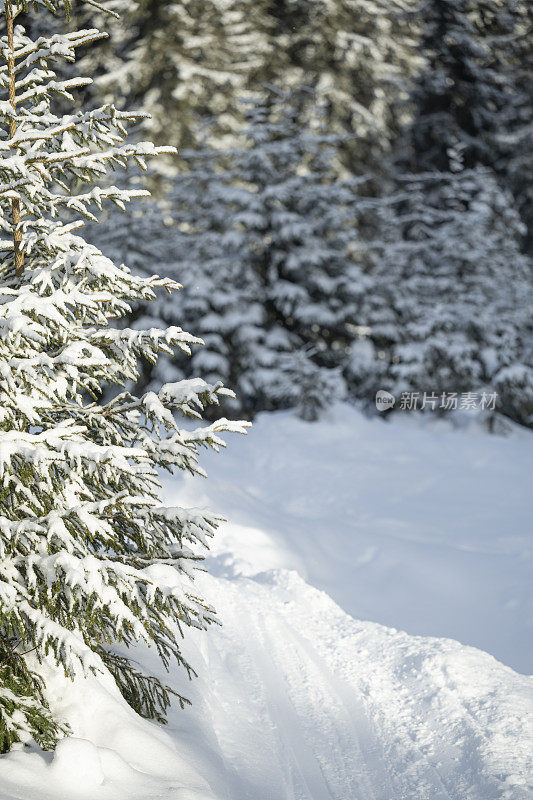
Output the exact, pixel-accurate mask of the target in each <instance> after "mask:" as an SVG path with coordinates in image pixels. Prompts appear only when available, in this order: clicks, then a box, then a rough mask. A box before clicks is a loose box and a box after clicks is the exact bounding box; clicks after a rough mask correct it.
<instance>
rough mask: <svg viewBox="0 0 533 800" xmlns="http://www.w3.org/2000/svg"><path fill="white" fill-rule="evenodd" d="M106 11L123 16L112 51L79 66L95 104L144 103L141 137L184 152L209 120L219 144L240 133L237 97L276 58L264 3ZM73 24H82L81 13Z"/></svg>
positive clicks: (135, 5)
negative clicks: (116, 100)
mask: <svg viewBox="0 0 533 800" xmlns="http://www.w3.org/2000/svg"><path fill="white" fill-rule="evenodd" d="M107 5H108V7H109V8H110V9H112V10H113V11H115V12H116V13H117V14H118V15H119V17H120V19H119V20H117V21H116V22H113V21H110V23H109V27H110V32H111V40H112V42H113V45H112V46H110V44H109V43H108V42H105V41H104V42H101V43H99V45H97V46H96V47H95V48H93V49H92V52H91V51H87V53H86V54H84V56H83V59H82V62H81V65H82V68H83V69H84V70H86V71H87V72H88V74H91V75H94V76H96V77H95V82H94V85H93V86H92V87H91V92H92V93H93V94H94V95H95V97H96V98H97V100H98V102H106V101H108V100H109V99H114V98H116V97H117V94H120V95H121V96H122V97H123V101H124V102H125V103H126V104H127V105H128V107H129V106H131V105H132V104H133V106H136V105H139V104H140V105H141V106H142V108H143V109H146V110H147V111H148V112H149V113H150V118H149V119H145V120H143V121H141V123H140V127H141V132H142V135H143V136H147V137H149V138H150V139H151V140H153V141H156V142H165V143H167V142H170V143H171V144H173V145H176V146H179V147H180V148H181V147H191V146H193V145H194V144H195V143H196V137H197V131H196V129H197V127H198V123H199V122H200V121H201V120H202V119H204V118H205V117H212V118H214V117H216V119H217V126H216V135H217V138H219V137H220V135H221V133H225V134H231V133H232V131H234V130H235V129H236V128H238V127H239V125H240V124H241V123H242V114H241V111H240V108H239V103H238V98H239V97H240V96H242V93H243V91H245V88H246V87H247V85H248V84H249V82H250V81H252V82H253V81H254V80H256V79H257V80H259V81H260V80H261V72H262V70H263V69H264V65H265V63H268V62H269V61H270V59H271V58H272V53H271V49H270V46H269V43H268V41H267V37H266V27H267V24H268V23H267V20H266V18H265V6H266V5H267V3H266V2H265V0H254V2H249V0H222V2H221V0H203V2H201V3H199V2H197V0H168V2H154V0H109V2H108V4H107ZM106 7H107V6H106ZM74 17H75V21H76V24H80V22H81V23H82V24H84V22H85V18H86V17H87V12H86V11H84V9H83V6H80V7H79V9H78V10H76V9H75V10H74ZM103 64H105V68H104V67H103Z"/></svg>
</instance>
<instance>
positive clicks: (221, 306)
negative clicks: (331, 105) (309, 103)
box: [147, 89, 366, 412]
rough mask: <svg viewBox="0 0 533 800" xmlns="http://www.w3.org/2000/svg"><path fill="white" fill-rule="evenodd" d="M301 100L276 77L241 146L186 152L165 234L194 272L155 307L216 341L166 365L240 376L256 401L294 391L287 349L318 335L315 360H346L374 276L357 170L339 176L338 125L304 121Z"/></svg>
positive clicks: (236, 379)
mask: <svg viewBox="0 0 533 800" xmlns="http://www.w3.org/2000/svg"><path fill="white" fill-rule="evenodd" d="M306 93H308V92H306ZM297 101H298V98H296V97H294V95H293V94H287V93H284V92H281V91H278V90H274V89H271V90H269V91H267V92H266V93H265V95H264V96H261V97H259V98H257V99H255V100H253V101H250V102H249V103H248V110H247V117H248V127H247V129H246V133H245V141H244V144H243V146H242V147H236V148H234V149H232V150H229V151H225V152H224V153H220V152H219V151H215V150H212V149H209V148H208V147H206V148H204V149H203V150H201V151H192V152H189V153H186V152H184V153H182V157H183V159H184V160H185V161H188V162H189V172H188V173H184V174H182V175H179V176H178V177H177V179H176V180H175V181H174V182H173V190H172V193H171V196H170V199H169V206H170V211H171V215H172V216H173V217H174V219H175V222H176V225H175V227H174V232H172V229H166V232H165V234H164V235H165V236H167V235H169V237H170V238H169V251H170V252H171V256H169V259H168V267H169V270H170V271H169V272H168V275H169V276H170V277H173V278H175V279H177V278H178V276H181V275H183V274H184V271H185V270H186V269H189V267H190V269H191V272H190V277H191V279H190V280H189V281H188V287H187V288H186V289H185V290H184V291H183V292H181V293H180V296H179V297H178V298H177V299H176V300H174V299H172V300H169V301H165V300H161V301H159V302H158V303H157V304H154V305H153V306H152V307H151V308H148V309H147V313H148V314H149V315H152V314H153V313H154V312H155V315H156V317H159V318H161V319H163V320H164V321H165V322H166V323H168V324H175V322H176V320H177V319H178V318H179V319H180V320H182V321H184V322H183V324H186V325H187V326H193V327H194V329H195V330H196V329H197V330H198V332H199V334H200V335H201V336H202V338H203V339H204V341H206V343H207V345H208V346H207V348H206V349H205V350H202V351H199V350H197V351H195V352H194V353H193V357H192V359H191V361H190V363H188V362H186V361H185V360H184V359H176V360H175V361H174V362H173V363H167V364H166V367H165V370H167V369H168V370H172V368H173V365H174V368H175V369H176V370H177V374H178V375H181V374H183V373H184V374H185V375H187V376H188V375H189V371H190V370H192V372H193V373H194V374H200V375H201V376H202V377H204V378H205V379H209V380H214V379H215V378H216V377H218V378H222V379H223V380H229V381H231V385H232V386H234V387H235V388H236V390H237V396H238V398H239V401H240V402H241V403H243V404H244V409H245V410H246V411H247V412H250V411H251V412H253V411H257V410H260V409H265V408H267V409H269V408H275V407H279V406H284V405H291V404H292V403H293V402H294V389H293V390H292V391H291V393H290V394H291V396H290V397H289V396H288V395H287V394H286V391H285V389H283V390H282V388H281V387H282V386H283V387H285V388H286V387H287V381H286V376H284V375H283V374H282V372H283V370H282V369H281V359H282V356H283V354H289V353H291V352H293V351H299V350H301V349H302V348H306V347H308V346H309V347H311V348H313V355H312V356H310V355H309V354H308V357H309V358H311V360H312V361H313V362H314V364H315V367H316V369H317V370H318V369H322V368H323V369H326V370H328V369H335V368H337V367H342V365H343V364H344V362H345V359H346V351H347V348H348V347H349V343H350V340H351V338H352V334H351V332H350V330H351V327H350V326H353V325H354V324H355V322H356V321H357V306H358V302H359V297H360V294H361V292H362V291H363V290H364V287H365V285H366V284H365V278H364V275H363V271H362V267H361V264H362V261H363V256H362V251H364V248H363V247H362V245H361V242H360V240H359V238H358V233H357V223H358V218H359V215H360V214H361V211H362V209H363V208H364V206H365V203H366V201H365V200H364V198H361V197H360V196H359V188H360V182H359V181H357V180H352V179H347V180H344V181H342V180H339V179H337V178H336V176H335V172H334V169H333V161H334V159H335V156H336V155H337V154H338V151H339V145H340V139H339V137H337V136H334V135H330V134H327V133H323V132H322V131H321V130H320V128H319V127H318V126H319V120H317V119H316V117H317V116H319V110H318V109H315V110H316V115H315V123H316V125H317V127H316V128H312V127H311V125H308V126H302V125H301V120H300V118H299V115H298V109H297V108H296V107H295V104H297ZM284 363H285V362H284ZM155 370H156V371H155V375H156V376H157V367H156V368H155ZM168 374H172V372H170V373H167V372H166V371H165V374H164V377H165V378H167V379H168ZM156 380H157V378H156ZM324 380H326V377H324ZM337 383H338V381H337ZM234 411H235V409H234Z"/></svg>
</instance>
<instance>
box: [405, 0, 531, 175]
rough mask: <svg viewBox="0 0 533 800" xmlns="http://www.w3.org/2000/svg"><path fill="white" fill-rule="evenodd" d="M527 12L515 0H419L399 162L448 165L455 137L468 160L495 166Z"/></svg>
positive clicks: (422, 167) (416, 166)
mask: <svg viewBox="0 0 533 800" xmlns="http://www.w3.org/2000/svg"><path fill="white" fill-rule="evenodd" d="M526 14H527V12H526V9H525V4H524V3H523V2H522V0H423V2H422V3H421V7H420V8H419V9H417V11H416V15H417V18H418V19H422V20H423V29H422V35H421V38H420V44H419V51H420V56H421V59H422V65H421V69H420V71H419V73H418V76H417V78H416V80H415V82H414V87H413V90H412V92H411V103H412V106H413V119H412V122H411V123H410V124H409V126H408V128H407V131H406V136H405V150H404V151H403V153H402V157H403V159H402V160H403V167H404V169H406V170H414V171H416V172H419V171H428V170H432V169H435V170H440V171H446V170H448V169H449V167H450V161H449V154H450V153H451V152H452V150H453V148H454V147H455V145H456V143H457V142H460V143H461V145H462V147H463V160H464V164H465V166H466V167H467V168H469V167H474V166H476V165H479V164H483V165H486V166H489V167H491V168H494V167H495V165H496V163H497V162H498V158H499V156H500V154H501V147H500V145H499V144H498V138H499V137H500V136H501V135H502V134H503V133H504V132H505V131H509V130H510V128H511V127H512V126H513V120H512V115H513V112H512V108H513V105H514V103H515V102H516V95H517V80H518V76H519V73H520V66H519V64H517V60H519V57H520V56H519V54H520V47H519V45H518V42H519V41H521V40H522V38H523V36H524V26H525V17H526ZM501 168H502V169H504V165H503V164H502V165H501Z"/></svg>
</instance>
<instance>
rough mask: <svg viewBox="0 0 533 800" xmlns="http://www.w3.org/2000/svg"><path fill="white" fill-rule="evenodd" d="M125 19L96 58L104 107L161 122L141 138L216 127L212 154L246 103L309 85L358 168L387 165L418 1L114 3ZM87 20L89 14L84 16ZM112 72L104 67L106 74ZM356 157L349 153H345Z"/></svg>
mask: <svg viewBox="0 0 533 800" xmlns="http://www.w3.org/2000/svg"><path fill="white" fill-rule="evenodd" d="M109 5H110V7H111V8H113V9H114V10H116V11H117V12H118V13H119V14H120V16H121V17H122V18H123V19H124V20H125V22H124V23H116V27H117V30H116V31H113V37H112V38H113V40H114V41H118V42H119V46H118V47H113V51H112V52H109V45H108V44H107V43H106V42H103V43H100V44H99V45H98V46H97V47H95V48H93V51H92V52H88V53H87V56H86V57H84V61H85V59H86V61H87V66H85V63H84V68H85V69H86V70H87V72H88V74H91V75H96V80H95V84H94V87H92V90H94V92H95V93H96V96H97V97H98V98H99V101H101V102H103V101H105V100H107V99H108V98H109V97H111V98H113V97H116V95H117V90H119V91H120V93H122V94H123V95H124V97H125V98H126V99H127V101H128V104H129V103H131V102H133V103H141V105H142V107H143V108H146V109H147V110H148V111H150V113H151V115H152V119H151V120H149V121H147V122H146V123H144V124H143V134H144V135H149V137H150V138H152V139H154V140H155V141H165V142H167V141H169V139H168V137H169V135H170V137H171V140H170V143H171V144H174V145H176V146H178V147H179V148H182V147H192V146H196V144H197V141H198V140H197V127H198V122H200V121H202V120H204V119H205V118H206V117H215V118H216V126H214V127H213V134H214V137H213V141H212V144H214V146H219V144H220V141H221V134H225V135H226V137H227V138H225V139H224V142H225V144H230V143H231V142H230V141H229V139H230V138H231V136H232V134H234V133H235V131H236V130H238V129H239V127H240V126H241V124H242V107H241V106H240V104H239V102H238V101H239V99H240V98H242V97H243V96H245V95H248V94H251V93H253V92H257V91H258V89H259V87H260V86H261V85H263V84H264V83H274V84H276V85H279V86H281V87H282V88H283V89H285V90H286V91H289V90H290V89H293V90H294V89H296V88H297V87H298V86H300V85H302V83H311V84H312V85H313V86H314V87H315V88H316V89H317V91H319V92H321V93H323V94H324V96H325V97H326V98H327V103H328V117H329V121H328V124H329V126H330V129H331V130H332V131H335V132H337V133H341V134H345V133H349V134H351V133H352V131H353V130H354V128H356V129H357V130H358V137H357V139H355V138H352V137H351V138H348V139H346V140H344V143H343V147H344V149H346V150H347V151H349V156H350V161H351V164H352V167H356V168H357V172H359V173H361V172H364V171H365V169H366V168H368V164H369V162H370V161H372V162H373V163H376V162H378V161H379V160H380V159H381V157H382V153H383V150H384V149H386V148H387V146H388V142H389V141H390V139H391V137H392V136H393V135H394V134H395V132H396V127H397V123H398V114H397V111H398V108H399V104H398V100H399V99H400V98H402V97H403V96H404V95H405V93H406V78H407V77H408V76H410V75H412V74H413V72H414V71H415V70H416V67H417V64H418V57H417V56H416V48H415V39H416V35H414V34H413V25H412V21H411V20H409V21H408V20H407V17H406V16H405V13H404V12H405V11H406V10H410V9H412V8H413V7H414V6H417V5H418V3H417V0H393V1H392V2H391V0H327V2H326V1H325V0H312V2H299V1H297V2H295V1H294V0H288V1H286V0H277V2H275V3H272V2H270V1H269V0H204V2H202V3H198V2H195V0H169V2H166V3H163V2H154V0H110V3H109ZM81 19H82V20H83V16H82V17H81ZM102 64H105V65H106V69H105V70H104V69H103V68H102ZM347 155H348V153H347Z"/></svg>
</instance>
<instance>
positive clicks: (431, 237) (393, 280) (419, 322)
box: [350, 148, 533, 424]
mask: <svg viewBox="0 0 533 800" xmlns="http://www.w3.org/2000/svg"><path fill="white" fill-rule="evenodd" d="M449 158H450V163H451V165H452V167H453V170H452V171H450V172H441V173H439V172H428V173H420V174H417V175H413V174H411V175H405V176H403V179H402V180H400V181H399V184H400V185H399V188H398V191H397V192H396V193H395V194H392V195H391V196H390V197H389V198H387V199H386V200H382V201H381V203H380V204H377V207H378V211H379V215H380V216H381V221H382V227H381V237H382V238H381V240H380V241H379V243H376V245H375V247H376V253H375V258H376V266H375V268H374V269H373V271H372V280H373V288H372V291H371V292H369V293H368V294H366V295H365V298H364V302H363V304H362V306H361V313H360V323H361V326H362V328H363V330H364V332H365V337H363V338H362V340H361V343H360V345H359V346H357V345H356V346H355V347H353V348H352V355H351V368H350V373H351V377H352V386H355V391H357V392H358V394H359V395H360V396H363V397H365V396H366V398H367V400H369V401H373V397H374V394H375V392H376V391H377V390H378V389H387V390H389V391H391V392H392V393H394V394H396V395H397V396H398V395H399V394H400V393H401V392H404V391H405V392H418V393H420V404H421V403H422V399H423V393H424V392H426V394H428V395H429V394H431V393H433V392H434V393H436V394H437V395H438V396H439V398H440V396H441V395H442V393H450V392H455V393H463V392H477V391H483V390H484V391H486V392H494V391H497V392H498V393H499V394H500V395H501V399H500V402H499V403H498V405H497V410H500V411H503V412H504V413H505V414H507V415H508V416H510V417H512V418H513V419H515V420H517V421H519V422H521V423H524V424H531V422H532V421H533V417H532V412H533V407H532V405H531V389H532V387H533V369H532V367H533V362H532V360H531V357H532V344H533V340H532V333H533V331H532V326H531V321H530V308H531V302H532V299H533V295H532V286H531V264H530V262H529V261H528V259H527V257H526V256H524V255H523V254H522V253H521V252H520V239H521V236H522V234H523V227H524V226H523V225H522V224H521V222H520V219H519V217H518V214H517V212H516V211H515V209H514V208H513V206H512V201H511V197H510V195H509V194H508V193H507V192H505V191H504V190H502V189H501V188H500V186H499V185H498V182H497V180H496V178H495V176H494V174H493V173H491V171H490V170H488V169H485V168H482V167H478V168H476V169H464V168H463V166H462V163H461V161H462V159H461V149H460V148H455V150H454V151H452V153H450V154H449ZM369 246H370V245H369ZM439 403H440V399H439Z"/></svg>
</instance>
